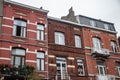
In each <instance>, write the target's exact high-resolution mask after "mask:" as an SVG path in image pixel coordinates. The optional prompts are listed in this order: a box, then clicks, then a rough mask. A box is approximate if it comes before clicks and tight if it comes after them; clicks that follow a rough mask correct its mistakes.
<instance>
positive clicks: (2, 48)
mask: <svg viewBox="0 0 120 80" xmlns="http://www.w3.org/2000/svg"><path fill="white" fill-rule="evenodd" d="M0 49H1V50H8V51H10V50H11V48H4V47H0Z"/></svg>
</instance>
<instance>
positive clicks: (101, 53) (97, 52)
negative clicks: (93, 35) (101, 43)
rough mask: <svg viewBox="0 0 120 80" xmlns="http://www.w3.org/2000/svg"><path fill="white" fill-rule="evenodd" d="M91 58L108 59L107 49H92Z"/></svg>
mask: <svg viewBox="0 0 120 80" xmlns="http://www.w3.org/2000/svg"><path fill="white" fill-rule="evenodd" d="M92 56H93V57H104V58H108V57H109V56H110V53H109V50H108V49H95V48H93V49H92Z"/></svg>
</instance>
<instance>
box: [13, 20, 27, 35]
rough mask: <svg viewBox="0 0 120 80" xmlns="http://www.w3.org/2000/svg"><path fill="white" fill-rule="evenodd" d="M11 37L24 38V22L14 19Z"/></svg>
mask: <svg viewBox="0 0 120 80" xmlns="http://www.w3.org/2000/svg"><path fill="white" fill-rule="evenodd" d="M13 35H14V36H19V37H26V22H25V21H23V20H19V19H15V20H14V28H13Z"/></svg>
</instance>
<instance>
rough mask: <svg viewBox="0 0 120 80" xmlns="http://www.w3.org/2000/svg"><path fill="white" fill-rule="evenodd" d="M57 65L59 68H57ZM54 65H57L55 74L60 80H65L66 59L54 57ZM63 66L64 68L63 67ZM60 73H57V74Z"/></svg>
mask: <svg viewBox="0 0 120 80" xmlns="http://www.w3.org/2000/svg"><path fill="white" fill-rule="evenodd" d="M58 64H59V66H58ZM56 65H57V74H58V75H60V76H61V79H62V80H63V79H65V76H66V73H67V62H66V58H64V57H56ZM63 65H65V66H63ZM58 71H59V72H60V73H59V72H58Z"/></svg>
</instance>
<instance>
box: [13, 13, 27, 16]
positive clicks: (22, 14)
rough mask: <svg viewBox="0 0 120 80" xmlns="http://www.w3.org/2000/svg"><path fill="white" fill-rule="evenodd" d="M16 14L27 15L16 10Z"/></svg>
mask: <svg viewBox="0 0 120 80" xmlns="http://www.w3.org/2000/svg"><path fill="white" fill-rule="evenodd" d="M15 14H18V15H21V16H27V15H26V14H24V13H21V12H15Z"/></svg>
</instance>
